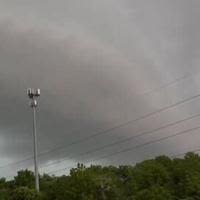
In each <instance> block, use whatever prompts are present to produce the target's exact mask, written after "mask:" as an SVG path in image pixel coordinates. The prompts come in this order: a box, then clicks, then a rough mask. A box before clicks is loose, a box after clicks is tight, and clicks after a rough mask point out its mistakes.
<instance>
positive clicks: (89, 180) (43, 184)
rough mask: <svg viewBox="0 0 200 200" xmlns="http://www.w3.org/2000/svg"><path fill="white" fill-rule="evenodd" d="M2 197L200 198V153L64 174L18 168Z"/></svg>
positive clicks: (1, 188)
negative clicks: (36, 185) (37, 174)
mask: <svg viewBox="0 0 200 200" xmlns="http://www.w3.org/2000/svg"><path fill="white" fill-rule="evenodd" d="M0 200H200V156H199V155H198V154H195V153H187V154H186V155H185V156H184V158H174V159H171V158H169V157H167V156H159V157H156V158H154V159H150V160H145V161H143V162H141V163H138V164H136V165H134V166H118V167H116V166H104V167H103V166H93V165H91V166H90V167H85V166H84V165H82V164H78V165H77V167H76V168H73V169H71V170H70V173H69V174H67V175H63V176H59V177H57V176H50V175H47V174H44V175H41V176H40V193H37V192H36V191H35V190H34V174H33V172H31V171H29V170H22V171H19V172H18V174H17V176H16V177H14V178H13V180H9V181H7V180H6V179H5V178H1V179H0Z"/></svg>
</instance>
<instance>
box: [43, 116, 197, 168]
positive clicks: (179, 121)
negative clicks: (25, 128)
mask: <svg viewBox="0 0 200 200" xmlns="http://www.w3.org/2000/svg"><path fill="white" fill-rule="evenodd" d="M198 117H200V113H198V114H196V115H193V116H191V117H187V118H185V119H182V120H178V121H176V122H172V123H168V124H166V125H164V126H161V127H159V128H156V129H153V130H151V131H145V132H142V133H138V134H136V135H133V136H131V137H128V138H125V139H123V140H119V141H116V142H113V143H110V144H106V145H103V146H101V147H97V148H94V149H92V150H89V151H86V152H84V153H81V154H78V155H77V156H78V157H80V156H85V155H88V154H91V153H95V152H98V151H101V150H104V149H106V148H110V147H112V146H115V145H117V144H123V143H125V142H129V141H131V140H134V139H136V138H138V137H141V136H145V135H149V134H153V133H156V132H158V131H160V130H162V129H166V128H169V127H171V126H174V125H177V124H180V123H183V122H186V121H189V120H192V119H195V118H198ZM77 156H72V157H64V158H63V159H61V160H57V161H55V162H53V163H50V164H46V165H43V166H42V167H48V166H52V165H54V164H58V163H61V162H63V161H66V160H69V159H74V158H77Z"/></svg>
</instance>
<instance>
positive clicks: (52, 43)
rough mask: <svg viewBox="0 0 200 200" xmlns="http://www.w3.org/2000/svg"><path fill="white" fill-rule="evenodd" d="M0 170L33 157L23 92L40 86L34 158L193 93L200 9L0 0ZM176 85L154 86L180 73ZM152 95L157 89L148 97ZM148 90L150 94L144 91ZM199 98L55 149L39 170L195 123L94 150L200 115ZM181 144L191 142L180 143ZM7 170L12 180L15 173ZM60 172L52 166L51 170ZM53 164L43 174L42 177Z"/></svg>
mask: <svg viewBox="0 0 200 200" xmlns="http://www.w3.org/2000/svg"><path fill="white" fill-rule="evenodd" d="M0 5H1V6H0V7H1V9H0V11H2V12H0V13H1V14H0V61H1V62H0V69H1V73H0V83H1V84H0V88H1V93H0V111H1V116H0V131H1V134H0V141H1V142H0V152H1V153H0V164H1V165H4V164H6V163H9V162H13V161H17V160H20V159H23V158H26V157H27V156H28V157H29V155H31V154H32V135H31V134H32V131H31V128H32V123H31V120H32V118H31V110H30V109H29V108H28V99H27V98H26V96H25V94H26V88H27V87H40V88H41V90H42V96H41V98H40V99H39V111H38V132H39V133H38V134H39V136H38V137H39V149H40V152H42V151H45V150H48V149H52V148H55V147H57V146H67V145H68V144H70V143H72V142H73V141H77V140H79V139H80V138H84V137H87V136H89V135H92V134H95V133H97V132H100V131H103V130H106V129H109V128H111V127H113V126H116V125H118V124H121V123H123V122H126V121H129V120H131V119H136V118H138V117H140V116H143V115H145V114H148V113H150V112H153V111H155V110H157V109H160V108H162V107H165V106H167V105H171V104H173V103H176V102H178V101H180V100H182V99H186V98H189V97H191V96H193V95H196V94H198V93H199V92H200V91H199V81H198V80H199V67H198V65H199V50H200V46H199V45H200V41H199V37H198V33H199V31H200V29H199V22H198V20H197V19H198V18H199V12H198V8H199V6H200V3H199V2H198V1H195V0H192V1H190V2H188V1H184V0H176V1H174V2H166V1H157V0H151V1H148V2H147V1H137V0H134V1H128V0H127V1H120V0H117V1H114V0H109V1H94V0H93V1H90V0H87V1H84V3H83V2H82V1H78V2H74V1H72V0H68V1H62V0H60V1H59V2H55V1H47V0H46V1H42V2H40V1H34V2H33V1H32V2H31V1H23V0H21V1H20V3H19V2H13V1H6V2H4V1H0ZM183 76H184V78H183V79H180V80H179V81H177V83H176V84H171V85H169V86H168V87H163V89H160V90H159V89H158V90H155V89H156V88H159V87H160V86H163V85H167V84H169V83H171V82H173V81H174V80H177V79H178V78H181V77H183ZM152 90H155V92H150V93H148V92H149V91H152ZM143 93H146V95H142V94H143ZM199 103H200V102H199V101H198V100H196V101H193V102H189V103H187V104H185V105H182V106H180V107H176V108H174V109H172V110H169V111H167V112H163V113H160V114H158V115H155V116H152V117H149V118H148V119H145V120H140V121H138V122H137V123H133V124H129V125H128V126H126V127H123V128H119V129H117V130H115V131H113V132H111V133H109V134H106V135H102V136H99V137H95V138H92V139H90V140H88V141H85V142H81V143H79V144H76V145H72V146H70V147H69V148H67V149H65V150H63V151H55V152H52V153H50V154H47V155H46V156H44V157H43V158H41V159H40V162H41V164H44V163H46V162H50V163H51V162H53V161H55V160H58V159H62V158H63V157H67V156H68V155H69V157H70V156H72V157H73V159H71V160H70V161H66V162H64V164H62V166H64V165H67V164H71V163H74V162H75V163H76V162H78V161H79V162H84V161H87V160H88V157H89V158H90V160H91V161H92V160H94V159H96V158H97V157H99V156H102V155H106V154H109V153H112V152H115V151H118V150H119V149H124V148H127V147H129V146H133V145H135V144H139V143H143V142H146V141H148V140H151V139H155V138H156V137H158V135H160V136H163V135H167V134H170V133H173V132H176V131H180V130H183V129H184V128H187V127H193V126H195V125H197V124H198V122H199V121H198V119H197V120H193V121H191V122H188V124H187V123H186V125H181V126H178V127H172V128H171V129H167V130H163V131H160V132H159V133H157V134H156V135H149V136H148V137H141V138H137V139H136V140H134V141H130V142H127V143H124V144H121V145H116V146H113V147H112V148H106V149H105V150H103V151H99V152H95V153H93V154H91V155H89V156H81V157H80V156H79V157H77V159H76V156H77V155H79V154H80V153H81V152H87V151H89V150H91V149H93V148H96V147H101V146H102V145H105V144H109V143H111V142H113V141H119V140H121V139H124V138H127V137H130V136H132V135H134V134H136V133H140V132H143V131H146V130H152V129H155V128H156V127H160V126H161V125H164V124H166V123H169V122H173V121H176V120H178V119H182V118H184V117H187V116H190V115H193V114H195V113H198V112H199V109H198V108H199ZM198 139H199V137H198V133H197V132H194V133H193V134H192V136H191V135H186V136H182V137H178V138H177V139H174V140H173V141H172V140H169V141H166V142H162V143H161V144H154V145H150V146H148V147H145V148H142V149H138V150H135V151H134V152H129V153H126V154H122V155H117V156H114V157H111V158H108V159H105V160H102V161H101V163H108V164H126V163H134V162H135V161H137V160H141V159H144V158H148V157H151V156H152V155H158V154H162V153H172V152H174V153H177V152H181V151H183V150H184V149H188V148H192V147H194V148H195V147H197V146H198ZM186 141H187V142H186ZM31 165H32V164H31V162H27V163H24V164H22V165H20V166H14V167H13V168H9V169H5V170H3V169H2V174H4V173H5V171H6V173H7V174H8V175H9V174H10V173H11V172H13V171H15V170H17V169H18V168H19V167H24V166H31ZM51 168H52V169H58V168H59V167H57V166H56V165H55V166H54V167H51ZM51 168H47V171H48V170H50V169H51Z"/></svg>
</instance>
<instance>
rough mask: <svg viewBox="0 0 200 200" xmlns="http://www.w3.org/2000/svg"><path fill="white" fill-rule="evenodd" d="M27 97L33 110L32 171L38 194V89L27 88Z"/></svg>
mask: <svg viewBox="0 0 200 200" xmlns="http://www.w3.org/2000/svg"><path fill="white" fill-rule="evenodd" d="M27 94H28V97H29V98H30V100H31V101H30V107H31V108H32V109H33V152H34V169H35V189H36V190H37V191H38V192H39V191H40V185H39V173H38V152H37V129H36V108H37V100H36V98H37V97H39V96H40V89H36V90H35V89H32V88H29V89H28V90H27Z"/></svg>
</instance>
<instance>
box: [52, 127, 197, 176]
mask: <svg viewBox="0 0 200 200" xmlns="http://www.w3.org/2000/svg"><path fill="white" fill-rule="evenodd" d="M198 129H200V126H197V127H194V128H191V129H187V130H184V131H181V132H178V133H175V134H173V135H169V136H166V137H162V138H159V139H156V140H151V141H148V142H145V143H143V144H139V145H135V146H133V147H129V148H126V149H123V150H120V151H116V152H113V153H111V154H107V155H105V156H102V157H100V158H97V159H95V160H92V161H87V163H88V162H90V163H91V162H96V161H100V160H103V159H105V158H109V157H112V156H115V155H118V154H122V153H126V152H129V151H132V150H134V149H138V148H141V147H145V146H147V145H150V144H154V143H157V142H161V141H164V140H167V139H170V138H173V137H176V136H179V135H183V134H186V133H190V132H192V131H195V130H198ZM69 168H71V166H69V167H66V168H63V169H60V170H57V171H53V173H56V172H59V171H63V170H65V169H69ZM48 174H52V171H50V172H48Z"/></svg>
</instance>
